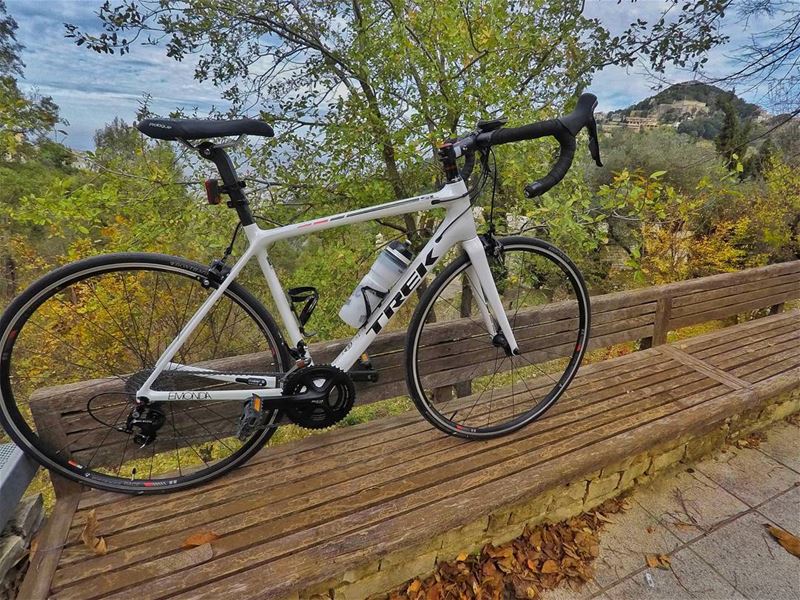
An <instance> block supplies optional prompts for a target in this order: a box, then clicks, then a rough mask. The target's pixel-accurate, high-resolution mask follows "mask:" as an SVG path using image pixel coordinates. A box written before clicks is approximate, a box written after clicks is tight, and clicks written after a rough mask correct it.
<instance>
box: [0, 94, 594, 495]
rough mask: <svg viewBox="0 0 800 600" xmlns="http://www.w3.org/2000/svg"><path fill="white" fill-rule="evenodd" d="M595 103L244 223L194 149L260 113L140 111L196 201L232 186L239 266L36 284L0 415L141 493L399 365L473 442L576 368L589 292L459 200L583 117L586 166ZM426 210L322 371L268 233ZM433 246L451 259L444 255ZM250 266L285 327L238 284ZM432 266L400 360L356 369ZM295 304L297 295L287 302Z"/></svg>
mask: <svg viewBox="0 0 800 600" xmlns="http://www.w3.org/2000/svg"><path fill="white" fill-rule="evenodd" d="M596 104H597V99H596V98H595V96H593V95H591V94H584V95H582V96H581V97H580V99H579V100H578V104H577V108H576V109H575V111H573V112H572V113H570V114H569V115H567V116H565V117H561V118H559V119H553V120H548V121H542V122H538V123H533V124H530V125H525V126H522V127H518V128H506V127H504V124H505V121H504V120H494V121H480V122H479V123H478V125H477V127H476V129H475V131H473V132H471V133H470V134H468V135H466V136H463V137H460V138H458V139H455V140H451V141H449V142H448V143H445V144H444V145H443V146H442V147H441V148H440V149H439V154H438V159H439V160H440V162H441V164H442V167H443V169H444V177H445V183H444V186H443V187H442V189H440V190H439V191H437V192H435V193H429V194H423V195H420V196H416V197H413V198H407V199H404V200H398V201H395V202H389V203H386V204H381V205H379V206H373V207H367V208H362V209H359V210H354V211H350V212H345V213H341V214H337V215H333V216H329V217H321V218H315V219H313V220H310V221H306V222H303V223H296V224H290V225H286V226H283V227H277V228H273V229H262V228H260V227H259V226H258V224H257V223H256V222H255V219H254V217H253V214H252V212H251V210H250V206H249V204H248V201H247V199H246V197H245V194H244V191H243V187H244V186H243V184H242V183H241V182H240V181H239V179H238V177H237V175H236V172H235V170H234V167H233V163H232V161H231V159H230V157H229V156H228V154H227V152H226V148H227V147H230V146H231V145H232V144H231V143H213V142H211V141H203V142H201V143H198V144H197V145H192V144H191V142H192V141H194V140H208V139H209V138H220V137H225V136H239V137H240V139H241V136H244V135H261V136H268V137H271V136H272V135H273V130H272V128H271V127H270V126H269V125H268V124H266V123H264V122H262V121H258V120H252V119H240V120H232V121H211V120H189V119H181V120H178V119H146V120H143V121H142V122H140V123H139V124H138V128H139V130H140V131H141V132H142V133H144V134H145V135H147V136H150V137H152V138H157V139H160V140H172V141H180V142H181V143H183V144H184V145H187V146H190V147H191V148H193V149H195V150H196V151H197V152H198V153H199V155H200V156H201V157H202V158H204V159H207V160H210V161H212V162H213V163H214V164H215V165H216V167H217V169H218V170H219V173H220V176H221V179H222V184H221V185H219V184H217V183H216V181H214V180H211V181H209V182H207V183H206V188H207V191H208V194H209V200H210V201H211V202H218V201H219V198H220V195H221V194H226V195H227V196H228V198H229V200H228V206H230V207H231V208H233V209H235V210H236V212H237V213H238V217H239V220H240V224H241V228H242V230H243V231H244V234H245V235H246V236H247V240H248V242H249V245H248V247H247V250H246V251H245V252H244V254H243V255H242V256H241V258H239V259H238V260H237V261H236V262H235V264H232V265H230V266H228V265H227V264H225V261H224V260H223V261H215V263H214V264H212V265H211V266H210V267H209V266H205V265H202V264H199V263H196V262H192V261H189V260H186V259H183V258H178V257H173V256H166V255H161V254H150V253H148V254H144V253H126V254H110V255H102V256H96V257H92V258H88V259H85V260H81V261H77V262H75V263H72V264H68V265H66V266H64V267H61V268H59V269H57V270H55V271H53V272H51V273H49V274H47V275H46V276H44V277H42V278H41V279H39V280H38V281H36V282H35V283H34V284H32V285H31V286H30V287H29V288H28V289H26V290H25V291H24V292H23V293H22V294H21V295H20V296H19V297H17V298H16V299H15V300H14V301H13V302H12V304H11V305H10V306H9V307H8V309H7V310H6V311H5V313H4V314H3V316H2V318H1V319H0V347H2V361H1V362H0V422H1V423H2V425H3V428H4V429H5V430H6V432H8V434H9V435H10V436H11V437H12V438H13V440H14V441H15V442H16V443H17V444H18V445H19V446H20V447H21V448H22V449H23V450H25V451H26V452H27V453H28V454H30V455H31V456H32V457H33V458H34V459H36V460H37V461H38V462H39V463H41V464H42V465H43V466H45V467H46V468H48V469H51V470H53V471H55V472H57V473H59V474H61V475H63V476H65V477H68V478H70V479H73V480H76V481H78V482H80V483H82V484H85V485H88V486H92V487H96V488H100V489H105V490H111V491H121V492H128V493H146V492H165V491H174V490H178V489H183V488H186V487H189V486H192V485H196V484H199V483H202V482H204V481H208V480H209V479H211V478H213V477H216V476H219V475H221V474H222V473H225V472H227V471H229V470H231V469H233V468H235V467H236V466H237V465H240V464H242V463H243V462H244V461H246V460H247V459H249V458H250V457H251V456H253V455H254V454H255V453H256V452H257V451H258V450H259V449H260V448H261V447H262V446H263V445H264V444H265V443H266V442H267V441H268V440H269V439H270V437H271V436H272V435H273V434H274V432H275V430H276V428H277V426H278V424H279V423H280V422H282V421H287V420H288V421H291V422H293V423H296V424H298V425H300V426H302V427H308V428H324V427H329V426H332V425H334V424H335V423H337V422H338V421H340V420H342V419H343V418H344V417H345V416H346V415H347V414H348V412H349V411H350V409H351V408H352V407H353V404H354V401H355V396H356V387H355V385H354V381H359V380H360V381H364V382H369V381H373V382H374V381H375V380H376V379H378V378H379V377H380V376H381V374H382V373H384V372H386V371H387V369H388V370H389V371H391V369H392V368H394V369H395V370H397V369H403V370H405V378H406V382H407V386H408V392H409V395H410V397H411V399H412V400H413V401H414V404H415V405H416V407H417V408H418V409H419V411H420V412H421V413H422V415H424V417H425V418H426V419H427V420H428V421H430V423H431V424H432V425H434V426H435V427H437V428H439V429H440V430H442V431H444V432H446V433H448V434H452V435H456V436H461V437H464V438H471V439H485V438H490V437H495V436H500V435H504V434H508V433H511V432H513V431H515V430H518V429H520V428H521V427H524V426H525V425H527V424H529V423H531V422H532V421H534V420H535V419H537V418H539V417H540V416H541V415H542V414H543V413H544V412H545V411H546V410H547V409H548V408H550V407H551V406H552V405H553V404H554V403H555V402H556V401H557V400H558V399H559V397H561V396H562V395H563V394H564V392H565V390H566V389H567V386H568V385H569V384H570V382H571V381H572V379H573V377H574V376H575V373H576V371H577V370H578V367H579V365H580V362H581V359H582V358H583V354H584V352H585V350H586V344H587V340H588V336H589V319H590V306H589V296H588V293H587V291H586V286H585V284H584V282H583V279H582V277H581V275H580V273H579V272H578V270H577V268H576V267H575V266H574V265H573V263H572V262H571V261H570V260H569V258H567V256H565V255H564V254H563V253H562V252H561V251H559V250H558V249H557V248H555V247H553V246H552V245H551V244H549V243H547V242H544V241H542V240H538V239H534V238H529V237H522V236H511V237H496V236H495V235H494V229H493V218H492V219H490V226H489V231H488V232H486V233H484V234H482V235H478V232H477V230H476V224H475V220H474V216H473V211H472V210H471V207H472V203H473V201H474V200H475V198H476V196H477V194H478V192H479V191H480V189H482V188H483V186H484V184H485V183H486V180H487V178H488V177H489V174H490V173H491V171H492V170H491V169H490V165H489V156H490V155H491V153H492V150H491V149H492V147H494V146H498V145H501V144H507V143H510V142H516V141H521V140H528V139H535V138H540V137H544V136H553V137H554V138H556V140H558V142H559V144H560V154H559V157H558V160H557V161H556V163H555V164H554V166H553V168H552V170H551V171H550V173H549V174H548V175H547V176H545V177H544V178H542V179H540V180H538V181H536V182H535V183H533V184H530V185H528V186H527V187H526V188H525V192H526V195H527V196H528V197H534V196H538V195H540V194H542V193H544V192H545V191H547V190H548V189H550V188H551V187H553V186H554V185H556V184H557V183H558V182H559V181H560V180H561V179H562V178H563V177H564V175H565V174H566V172H567V171H568V169H569V168H570V166H571V163H572V160H573V157H574V153H575V148H576V141H575V138H576V135H577V134H578V133H579V131H580V130H582V129H583V128H584V127H586V128H587V129H588V132H589V147H590V150H591V153H592V156H593V158H594V159H595V161H596V162H597V164H598V165H599V164H600V158H599V147H598V142H597V129H596V125H595V121H594V116H593V110H594V107H595V106H596ZM476 156H477V157H478V159H479V160H480V163H481V165H482V167H483V168H482V170H481V173H480V177H479V182H478V184H476V185H475V187H474V188H473V189H472V190H470V189H468V187H467V184H466V182H467V181H468V180H469V178H470V175H471V173H472V170H473V166H474V165H475V161H476ZM462 159H463V167H462V168H459V166H458V165H459V163H460V162H461V161H462ZM493 176H494V177H495V178H496V173H493ZM495 184H496V179H495ZM493 207H494V194H493V198H492V208H493ZM435 209H444V218H443V219H442V221H441V223H440V225H439V226H438V227H437V229H436V231H435V232H434V233H433V235H432V236H431V237H430V239H429V240H428V241H427V243H426V244H425V246H424V247H423V248H422V249H421V250H420V251H419V252H418V253H417V254H416V257H415V258H413V260H411V262H410V264H408V267H407V268H406V269H405V272H404V273H403V274H402V275H401V276H400V277H399V279H398V280H397V283H396V284H394V286H393V287H392V288H391V289H390V290H388V292H386V293H382V300H381V301H380V303H379V305H378V306H376V307H375V308H374V310H371V311H370V313H369V315H368V317H367V318H366V319H365V321H364V323H363V325H362V326H361V327H360V329H359V330H358V331H357V332H356V334H355V335H354V336H353V338H352V340H350V342H349V343H348V344H347V345H346V346H344V349H343V350H342V351H341V352H340V353H339V355H338V356H337V357H336V358H335V359H334V360H333V361H332V362H331V364H317V363H315V362H314V360H313V357H312V356H311V352H310V350H309V346H308V344H307V343H306V341H305V339H304V338H305V337H306V336H305V335H304V333H305V330H304V326H305V324H306V322H307V321H308V318H309V317H310V315H311V313H312V312H313V309H314V307H315V305H316V302H317V299H318V295H317V294H316V291H315V290H314V288H312V287H305V288H296V289H292V290H289V293H288V295H287V292H285V291H284V289H283V288H282V286H281V283H280V281H279V279H278V276H277V274H276V272H275V269H274V268H273V265H272V264H271V263H270V259H269V250H270V248H271V247H272V245H273V244H274V243H275V242H277V241H280V240H287V239H289V238H296V237H299V236H305V235H310V234H313V233H317V232H319V231H323V230H326V229H330V228H333V227H341V226H344V225H351V224H355V223H361V222H364V221H368V220H371V219H383V218H387V217H393V216H398V215H403V214H406V213H416V212H419V211H429V210H435ZM459 251H460V252H459ZM227 254H228V253H226V257H225V258H227ZM445 257H450V258H452V260H450V261H449V264H447V265H446V266H444V267H442V264H443V262H447V261H442V259H443V258H445ZM253 259H255V260H256V261H257V263H258V266H259V267H260V269H261V272H262V273H263V275H264V278H265V280H266V284H267V286H268V288H269V291H270V293H271V296H272V300H273V302H274V306H275V307H276V309H277V313H278V316H279V318H280V322H281V323H282V325H283V329H282V330H281V329H280V328H279V327H278V326H277V324H276V321H275V319H274V318H273V317H272V315H271V314H270V313H269V312H268V310H267V309H266V308H265V307H264V305H263V304H261V303H260V302H259V301H258V300H257V299H256V298H255V297H254V296H253V295H252V294H251V293H249V292H248V291H247V290H245V289H244V288H243V287H242V286H241V285H240V284H239V283H237V282H236V279H237V277H238V276H239V275H240V273H241V272H242V270H243V269H244V267H245V265H247V264H248V263H249V262H250V261H251V260H253ZM431 274H432V275H434V276H435V277H434V279H433V281H432V282H431V283H430V284H429V285H428V286H427V288H426V289H425V291H424V293H423V294H422V295H421V298H420V299H419V302H418V304H417V306H416V309H415V311H414V313H413V317H412V318H411V321H410V325H409V326H408V332H407V337H406V343H405V344H406V345H405V355H404V356H400V355H399V354H397V353H395V354H393V355H391V356H389V357H388V358H386V357H382V356H381V357H378V358H377V359H376V361H378V364H377V365H372V364H371V363H370V361H369V357H368V354H367V351H368V349H369V347H370V344H371V343H372V342H373V340H375V337H376V336H377V335H378V334H379V333H380V332H381V331H382V330H383V329H384V328H385V327H386V325H387V323H388V322H389V321H390V319H391V318H392V317H393V316H394V315H396V314H397V313H398V312H400V311H401V309H402V308H403V306H404V305H405V303H406V301H407V300H408V299H409V298H410V297H411V296H412V295H413V293H414V292H415V290H417V288H418V287H419V286H420V284H421V283H422V282H423V281H424V280H425V279H426V277H427V276H428V275H431ZM295 303H300V304H302V305H303V310H302V312H301V313H300V314H299V315H297V313H296V312H295ZM380 360H386V361H389V362H392V361H393V362H392V364H391V365H381V364H380V362H379V361H380ZM384 366H386V368H384ZM375 367H377V369H376V368H375ZM37 394H38V397H39V400H35V402H37V404H36V406H35V407H32V403H31V399H32V398H34V397H35V396H36V395H37ZM42 398H44V400H42ZM47 401H49V402H51V403H52V404H51V405H52V409H51V408H50V406H51V405H50V404H47ZM43 403H44V409H43V408H42V404H43ZM32 409H33V412H36V411H37V410H38V411H39V414H40V413H41V412H42V410H44V411H46V412H49V411H52V413H53V414H54V415H55V416H56V417H57V418H59V419H62V421H63V422H64V423H65V431H66V440H63V439H62V440H61V442H63V443H58V444H53V442H52V441H51V440H50V439H49V438H48V440H44V439H42V437H47V436H42V437H40V436H39V435H38V434H37V431H39V430H40V428H41V427H43V425H42V423H43V422H44V421H42V420H41V419H39V420H37V419H36V418H33V417H32ZM37 424H38V425H37Z"/></svg>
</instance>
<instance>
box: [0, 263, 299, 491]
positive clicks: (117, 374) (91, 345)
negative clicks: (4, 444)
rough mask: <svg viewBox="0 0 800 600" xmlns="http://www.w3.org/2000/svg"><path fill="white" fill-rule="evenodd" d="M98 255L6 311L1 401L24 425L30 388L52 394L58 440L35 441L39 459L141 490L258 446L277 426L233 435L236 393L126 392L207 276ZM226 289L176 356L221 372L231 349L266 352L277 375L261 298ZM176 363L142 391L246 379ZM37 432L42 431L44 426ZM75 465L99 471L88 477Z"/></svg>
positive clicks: (202, 290)
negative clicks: (167, 395) (13, 315)
mask: <svg viewBox="0 0 800 600" xmlns="http://www.w3.org/2000/svg"><path fill="white" fill-rule="evenodd" d="M106 260H107V261H108V262H106V263H103V262H102V259H90V261H91V262H92V263H93V264H92V265H87V266H85V267H84V266H81V267H80V268H79V267H78V266H76V268H75V269H74V270H73V271H72V272H71V273H72V274H71V275H66V276H65V279H63V280H62V281H60V282H59V284H58V286H57V287H50V288H47V289H46V290H45V293H40V295H38V296H35V297H36V298H37V303H36V305H35V306H34V307H33V310H31V311H28V312H26V313H25V314H24V315H22V316H21V318H19V319H18V320H17V321H15V325H14V327H15V329H16V331H15V334H16V337H15V338H14V339H15V342H14V346H13V348H12V351H11V356H10V358H9V359H8V360H6V361H4V363H5V369H4V370H3V377H5V382H6V384H7V386H8V387H9V388H10V389H11V391H12V394H10V395H4V396H3V397H2V399H1V400H2V401H3V402H4V403H5V404H6V405H7V406H10V407H12V408H11V411H12V412H13V411H16V413H17V414H19V415H20V416H21V418H20V419H18V421H19V422H20V423H32V420H31V412H30V407H29V401H28V399H29V398H30V396H31V394H32V393H34V392H36V391H37V390H39V389H40V388H44V387H47V388H52V391H48V392H45V393H43V394H41V395H39V397H40V398H41V399H42V400H41V402H44V403H46V402H48V401H52V402H53V405H52V406H53V410H54V411H57V413H58V417H59V418H61V419H62V421H63V423H64V430H65V434H66V443H64V442H61V443H57V444H48V443H36V442H34V444H33V445H35V446H37V447H42V448H49V450H47V451H46V453H47V454H46V457H47V458H48V459H49V460H52V461H55V462H57V463H59V464H64V463H65V458H66V455H68V454H69V455H71V456H72V457H73V458H74V460H75V463H76V465H82V466H80V467H79V466H75V467H74V469H75V471H74V472H70V473H72V475H71V476H73V477H75V478H76V479H77V480H78V481H81V482H82V483H88V484H89V485H95V486H97V487H103V488H104V489H110V490H113V491H146V490H147V489H149V488H147V487H145V481H147V483H148V485H152V484H151V483H150V482H151V481H161V482H162V484H161V485H162V486H163V485H164V483H165V482H167V481H169V482H170V483H169V484H167V485H179V486H184V485H188V484H190V483H191V482H192V481H196V480H201V479H203V480H205V479H207V478H208V477H209V476H210V475H216V474H221V473H222V472H224V471H225V470H227V469H228V468H231V466H232V465H233V464H236V463H238V462H240V460H241V459H238V458H237V457H240V456H241V457H243V458H246V457H248V456H250V455H251V454H253V453H254V452H256V451H257V450H258V448H259V447H260V445H261V443H263V442H266V441H267V440H268V438H269V437H270V436H271V435H272V433H274V430H275V428H274V427H271V428H269V430H268V431H266V432H265V431H264V430H263V429H261V430H257V431H255V432H253V434H251V436H250V438H249V439H247V440H245V441H244V442H239V441H238V440H237V439H235V433H236V430H237V427H238V423H239V418H240V413H238V412H237V410H240V405H239V404H238V403H231V402H221V401H220V402H212V401H208V402H200V401H198V402H191V403H183V402H177V401H173V402H169V403H167V402H165V403H152V404H148V403H147V401H146V400H144V401H139V402H138V403H137V402H134V397H133V395H132V391H131V390H135V389H138V387H140V386H141V384H142V383H143V382H144V381H145V379H146V378H147V377H148V376H149V375H150V373H152V370H153V367H154V363H155V361H156V360H157V359H158V357H159V356H161V354H162V352H163V348H165V347H166V346H165V344H169V343H170V342H171V340H172V339H173V338H174V337H175V336H176V335H177V334H178V333H179V332H180V331H181V330H183V328H184V327H185V325H186V323H187V322H188V321H189V319H190V318H191V317H192V316H193V314H194V313H195V312H196V310H197V308H198V307H199V306H200V305H201V304H202V303H203V302H205V300H206V299H207V298H208V297H209V295H210V294H211V293H213V291H214V289H215V285H214V284H213V283H212V285H211V286H207V287H204V286H203V285H202V282H201V281H198V279H197V267H195V266H191V267H187V268H185V269H184V268H181V267H180V266H179V265H178V264H176V262H177V263H179V262H180V261H179V260H178V259H175V260H170V261H169V263H168V264H167V263H166V262H165V263H164V264H163V265H162V264H161V263H159V262H158V261H154V260H153V259H152V258H149V256H147V255H142V258H140V259H138V260H137V259H133V260H132V262H130V263H127V262H114V261H113V259H112V258H111V257H108V258H107V259H106ZM98 261H99V262H98ZM87 262H89V261H87ZM142 262H145V263H146V264H145V265H143V264H142ZM236 290H237V285H236V284H233V285H232V286H231V288H229V289H228V290H226V291H225V293H224V294H222V295H221V297H220V298H219V300H218V301H217V302H216V303H215V304H214V306H213V307H212V310H211V311H210V312H209V314H208V315H206V317H205V318H204V319H203V320H201V321H200V323H199V324H198V326H197V328H196V329H195V331H194V333H193V335H192V337H191V338H190V339H189V340H187V343H186V344H184V345H183V347H182V348H181V349H180V352H179V354H178V358H177V361H179V362H180V363H181V364H183V365H197V364H208V365H209V367H208V368H209V370H210V371H214V370H218V369H224V370H226V372H227V371H230V369H231V366H230V365H231V364H234V362H235V361H232V359H234V358H235V357H238V356H241V355H244V354H250V353H252V352H255V351H266V352H268V354H266V356H268V357H269V356H271V357H272V358H269V359H268V360H267V362H270V363H271V365H272V366H271V367H270V369H269V370H270V371H274V372H276V373H282V372H283V371H284V370H285V365H284V362H283V361H284V359H283V356H284V354H283V353H282V350H281V348H280V346H279V345H278V340H279V339H280V338H279V336H280V333H279V332H278V331H276V330H274V328H273V326H272V324H271V320H269V319H265V318H263V317H262V316H261V315H262V314H263V311H264V308H263V307H260V306H259V305H257V303H256V301H255V300H250V299H248V297H247V296H246V295H242V293H241V292H238V291H236ZM0 333H2V332H0ZM215 360H219V361H221V362H220V363H219V366H214V365H215V363H214V361H215ZM247 370H248V369H244V371H247ZM258 370H259V371H261V370H263V369H261V368H259V369H258ZM180 371H181V369H180V368H178V369H175V370H166V371H164V372H163V373H162V374H161V375H159V377H158V378H157V379H156V381H155V382H154V383H153V386H152V389H153V390H157V391H171V390H176V391H177V390H182V389H225V390H237V389H243V387H246V386H245V385H244V384H241V383H232V382H225V381H211V380H200V379H198V378H197V377H195V376H193V375H192V374H191V373H186V374H179V373H180ZM80 382H86V383H85V384H81V383H80ZM59 385H65V386H67V387H65V388H63V390H64V391H63V392H62V391H61V389H60V388H54V387H53V386H59ZM109 394H118V396H116V397H115V396H113V395H112V396H109ZM6 396H9V397H6ZM48 398H51V399H52V400H47V399H48ZM37 402H39V401H38V400H37ZM37 406H38V405H37ZM45 406H46V405H45ZM134 409H136V411H137V413H138V416H134V418H133V420H132V421H131V422H130V426H131V428H132V430H131V431H130V432H129V433H127V432H125V433H123V432H121V430H122V429H123V425H124V424H125V423H126V420H127V419H128V418H129V416H132V415H133V411H134ZM37 410H39V409H38V408H37ZM45 410H46V409H45ZM268 418H271V417H270V416H269V415H268ZM27 427H28V428H27V430H25V429H21V434H22V435H23V436H25V437H28V438H30V439H31V440H33V439H34V438H36V437H37V433H36V431H35V430H34V429H33V425H28V426H27ZM40 434H41V435H42V437H43V438H44V437H45V434H44V431H43V430H42V431H41V432H40ZM137 435H139V436H141V438H140V439H143V440H144V439H146V440H147V444H146V445H147V446H150V447H149V448H146V449H145V448H141V449H140V448H139V446H140V445H141V444H140V443H137V444H134V440H133V439H131V438H132V437H133V436H137ZM121 436H124V439H123V437H121ZM53 446H55V448H54V447H53ZM58 446H62V447H60V448H58ZM56 448H57V449H56ZM43 453H44V451H43ZM212 457H213V460H212ZM233 458H237V460H231V459H233ZM83 473H86V475H87V476H90V475H91V473H97V474H98V475H102V477H96V478H86V477H83V475H82V474H83ZM176 478H177V480H176ZM117 480H118V481H119V483H115V481H117ZM175 481H178V483H177V484H176V483H175ZM123 484H124V485H123ZM158 489H164V487H159V488H158Z"/></svg>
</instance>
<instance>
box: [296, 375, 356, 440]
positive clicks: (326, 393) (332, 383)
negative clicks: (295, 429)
mask: <svg viewBox="0 0 800 600" xmlns="http://www.w3.org/2000/svg"><path fill="white" fill-rule="evenodd" d="M306 391H308V392H312V393H319V394H322V398H320V399H319V400H315V401H313V403H311V404H301V403H300V402H297V404H296V405H295V406H291V407H289V408H287V409H285V411H284V413H285V414H286V416H287V417H289V419H290V420H291V421H292V423H295V424H296V425H299V426H300V427H305V428H306V429H324V428H326V427H330V426H331V425H333V424H335V423H338V422H339V421H341V420H342V419H344V418H345V417H346V416H347V414H348V413H349V412H350V409H351V408H353V403H354V402H355V399H356V389H355V386H354V385H353V380H352V379H351V378H350V376H349V375H348V374H347V373H345V372H344V371H342V370H341V369H337V368H336V367H334V366H332V365H312V366H310V367H303V368H301V369H297V370H296V371H294V372H292V373H291V374H289V376H288V377H286V379H285V380H284V383H283V393H284V394H285V395H296V394H302V393H303V392H306Z"/></svg>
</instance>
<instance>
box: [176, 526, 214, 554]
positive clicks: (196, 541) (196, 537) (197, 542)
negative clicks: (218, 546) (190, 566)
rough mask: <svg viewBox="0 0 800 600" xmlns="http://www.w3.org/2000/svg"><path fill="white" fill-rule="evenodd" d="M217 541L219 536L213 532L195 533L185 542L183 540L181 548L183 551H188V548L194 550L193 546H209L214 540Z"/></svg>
mask: <svg viewBox="0 0 800 600" xmlns="http://www.w3.org/2000/svg"><path fill="white" fill-rule="evenodd" d="M218 539H219V536H218V535H217V534H216V533H214V532H213V531H203V532H201V533H195V534H192V535H190V536H189V537H187V538H186V539H185V540H183V545H182V546H181V547H182V548H183V549H184V550H188V549H189V548H194V547H195V546H202V545H203V544H210V543H211V542H213V541H214V540H218Z"/></svg>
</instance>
